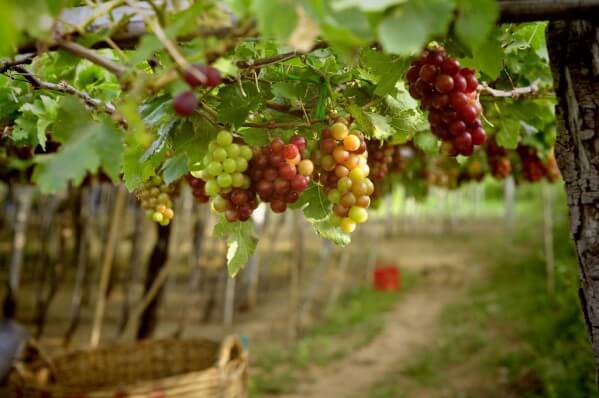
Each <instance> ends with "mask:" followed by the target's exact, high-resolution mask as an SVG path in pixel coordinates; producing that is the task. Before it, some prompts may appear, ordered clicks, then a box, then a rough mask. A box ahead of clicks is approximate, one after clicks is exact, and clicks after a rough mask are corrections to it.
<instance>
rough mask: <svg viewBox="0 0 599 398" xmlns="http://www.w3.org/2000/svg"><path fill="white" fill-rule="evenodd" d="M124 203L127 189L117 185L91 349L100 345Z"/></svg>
mask: <svg viewBox="0 0 599 398" xmlns="http://www.w3.org/2000/svg"><path fill="white" fill-rule="evenodd" d="M126 203H127V189H126V188H125V186H124V185H119V188H118V193H117V196H116V201H115V203H114V209H113V211H112V220H111V224H110V232H109V234H108V241H107V242H106V249H105V250H104V260H103V262H102V270H101V274H100V289H99V290H98V303H97V304H96V311H95V314H94V320H93V325H92V334H91V341H90V344H91V346H92V347H97V346H98V344H99V343H100V335H101V333H102V320H103V318H104V309H105V306H106V291H107V289H108V282H109V280H110V271H111V270H112V260H113V258H114V251H115V248H116V244H117V242H116V236H117V231H118V230H119V229H120V227H121V221H122V219H123V212H124V209H125V204H126Z"/></svg>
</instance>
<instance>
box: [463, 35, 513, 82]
mask: <svg viewBox="0 0 599 398" xmlns="http://www.w3.org/2000/svg"><path fill="white" fill-rule="evenodd" d="M504 58H505V54H504V52H503V49H502V48H501V43H500V42H499V41H498V40H497V39H496V38H495V37H493V36H489V38H488V39H487V40H486V41H485V43H484V45H482V46H480V47H478V48H477V49H475V50H474V51H473V52H472V57H470V58H463V59H462V64H463V65H464V66H468V67H473V68H476V69H478V70H479V71H480V72H482V73H484V74H485V75H487V76H488V79H489V80H491V81H493V80H495V79H497V78H498V77H499V74H500V73H501V70H502V69H503V60H504Z"/></svg>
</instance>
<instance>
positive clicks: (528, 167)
mask: <svg viewBox="0 0 599 398" xmlns="http://www.w3.org/2000/svg"><path fill="white" fill-rule="evenodd" d="M517 151H518V155H519V156H520V160H521V161H522V173H523V174H524V178H525V179H526V181H528V182H538V181H540V180H541V179H542V178H543V177H545V176H546V174H547V173H546V169H545V164H544V163H543V161H542V160H541V158H539V154H538V153H537V150H536V149H535V148H533V147H531V146H527V145H522V144H520V145H518V149H517Z"/></svg>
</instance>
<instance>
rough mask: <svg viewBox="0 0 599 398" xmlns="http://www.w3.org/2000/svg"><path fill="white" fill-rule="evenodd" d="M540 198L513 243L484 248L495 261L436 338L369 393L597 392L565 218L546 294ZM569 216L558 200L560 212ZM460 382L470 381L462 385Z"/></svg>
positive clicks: (546, 397)
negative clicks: (552, 281) (552, 280)
mask: <svg viewBox="0 0 599 398" xmlns="http://www.w3.org/2000/svg"><path fill="white" fill-rule="evenodd" d="M537 197H538V196H537ZM561 199H563V198H561ZM535 202H536V198H534V197H533V198H531V199H530V200H528V201H526V202H525V203H522V204H521V205H520V208H519V209H518V211H519V214H522V215H525V216H526V218H524V219H522V222H521V223H520V224H521V225H520V227H519V229H518V232H517V233H516V236H514V245H513V246H512V247H508V246H505V247H504V245H503V244H501V243H498V242H490V241H487V242H483V244H482V245H481V247H480V248H478V249H480V250H481V253H487V254H486V257H483V258H487V259H489V261H490V262H491V263H490V264H488V266H489V272H488V276H487V278H485V279H484V281H482V282H480V283H479V284H478V285H477V286H475V287H474V288H473V289H472V290H471V291H470V292H469V293H468V295H467V297H466V298H465V299H463V300H461V301H460V302H458V303H456V304H455V305H453V306H452V307H450V308H449V309H448V310H447V311H446V312H445V313H444V316H443V321H442V323H443V326H442V329H441V338H440V339H439V342H438V344H437V345H435V346H434V347H432V348H431V349H427V350H426V351H424V352H421V353H419V354H418V355H417V356H416V357H415V358H414V359H413V361H411V362H410V363H408V364H399V365H398V368H397V369H393V370H390V372H389V374H388V375H386V376H385V377H384V378H383V379H382V380H381V382H380V383H378V384H377V385H376V386H373V388H372V390H371V392H370V398H398V397H401V398H403V397H406V398H408V397H410V396H411V393H412V392H413V391H415V390H421V389H425V390H426V391H429V390H430V391H434V393H430V394H427V396H430V397H431V398H434V397H437V396H438V397H441V396H443V397H483V396H484V397H487V398H492V397H506V396H510V397H512V396H514V397H522V398H541V397H543V398H583V397H591V396H596V395H597V389H596V387H595V382H594V366H593V359H592V358H593V356H592V353H591V350H590V345H589V343H588V340H587V336H586V330H585V326H584V323H583V319H582V315H581V311H580V304H579V301H578V296H577V290H578V269H577V264H576V256H575V253H574V250H573V247H572V244H571V243H570V239H569V237H568V233H567V226H566V222H565V217H557V223H558V224H557V226H556V231H555V251H556V253H555V257H556V275H557V278H556V279H557V281H556V282H557V283H556V289H555V293H554V294H550V293H549V292H548V290H547V283H546V271H545V260H544V257H543V250H542V240H541V239H542V236H541V231H542V230H541V227H540V225H539V219H538V218H539V213H540V211H539V210H540V209H542V205H540V204H539V203H538V202H536V203H535ZM535 209H536V210H535ZM565 213H566V211H565V206H564V204H563V202H560V206H559V207H558V210H557V211H556V214H560V215H565ZM489 253H492V254H493V255H489ZM464 369H466V370H464ZM462 378H469V379H470V383H469V384H467V387H466V388H464V387H463V385H464V384H460V383H461V382H462V380H460V379H462ZM464 389H466V390H465V391H464Z"/></svg>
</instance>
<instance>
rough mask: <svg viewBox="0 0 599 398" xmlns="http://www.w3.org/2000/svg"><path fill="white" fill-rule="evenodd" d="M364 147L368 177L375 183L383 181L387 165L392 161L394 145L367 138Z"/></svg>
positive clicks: (387, 170)
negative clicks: (366, 153)
mask: <svg viewBox="0 0 599 398" xmlns="http://www.w3.org/2000/svg"><path fill="white" fill-rule="evenodd" d="M366 147H367V150H368V166H369V167H370V179H371V180H372V181H374V182H375V183H376V182H378V181H383V179H384V178H385V176H386V175H387V173H388V172H389V167H390V166H391V164H392V163H393V154H394V153H395V147H396V146H394V145H391V144H389V143H388V142H380V141H376V140H368V141H366Z"/></svg>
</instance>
